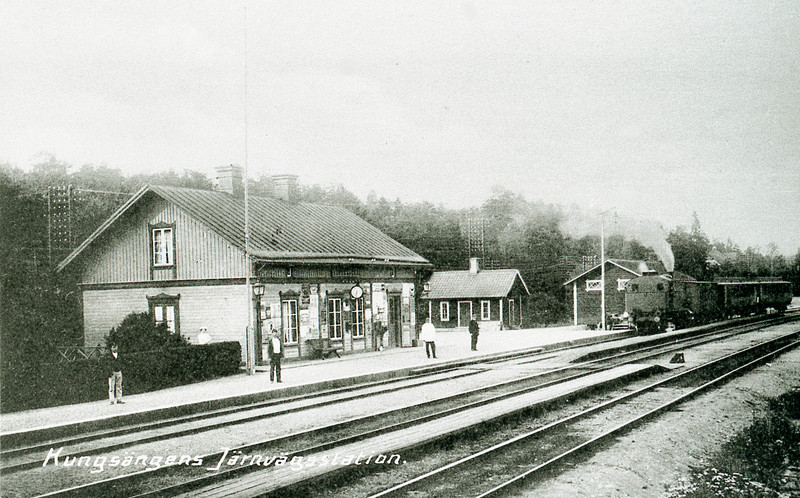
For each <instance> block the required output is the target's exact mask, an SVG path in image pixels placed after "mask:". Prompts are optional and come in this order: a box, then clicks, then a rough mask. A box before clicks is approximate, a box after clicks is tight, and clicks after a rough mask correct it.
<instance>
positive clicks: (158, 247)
mask: <svg viewBox="0 0 800 498" xmlns="http://www.w3.org/2000/svg"><path fill="white" fill-rule="evenodd" d="M151 236H152V237H151V238H152V246H153V266H172V265H173V264H174V262H173V259H174V247H175V244H174V239H173V231H172V227H160V228H153V229H151Z"/></svg>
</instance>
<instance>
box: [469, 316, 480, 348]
mask: <svg viewBox="0 0 800 498" xmlns="http://www.w3.org/2000/svg"><path fill="white" fill-rule="evenodd" d="M469 335H471V336H472V350H473V351H477V350H478V321H477V320H476V319H475V315H472V319H471V320H470V321H469Z"/></svg>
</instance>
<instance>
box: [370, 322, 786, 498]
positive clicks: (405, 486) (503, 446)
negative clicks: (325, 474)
mask: <svg viewBox="0 0 800 498" xmlns="http://www.w3.org/2000/svg"><path fill="white" fill-rule="evenodd" d="M798 335H800V332H793V333H791V334H786V335H783V336H780V337H777V338H775V339H772V340H770V341H766V342H763V343H760V344H756V345H753V346H751V347H749V348H745V349H743V350H740V351H736V352H734V353H731V354H728V355H725V356H723V357H720V358H717V359H715V360H712V361H710V362H707V363H705V364H702V365H698V366H696V367H693V368H690V369H687V370H685V371H683V372H680V373H677V374H675V375H672V376H670V377H668V378H666V379H662V380H660V381H657V382H654V383H652V384H649V385H647V386H645V387H643V388H640V389H638V390H636V391H632V392H630V393H625V394H623V395H621V396H618V397H616V398H614V399H611V400H608V401H606V402H603V403H601V404H599V405H597V406H593V407H591V408H588V409H586V410H583V411H581V412H579V413H576V414H573V415H570V416H568V417H565V418H563V419H560V420H556V421H554V422H551V423H549V424H547V425H544V426H542V427H539V428H537V429H535V430H533V431H529V432H527V433H524V434H520V435H517V436H515V437H513V438H511V439H508V440H506V441H503V442H501V443H498V444H496V445H494V446H491V447H489V448H486V449H483V450H481V451H479V452H476V453H474V454H472V455H468V456H466V457H464V458H461V459H459V460H457V461H454V462H451V463H449V464H447V465H444V466H442V467H439V468H437V469H434V470H432V471H430V472H427V473H425V474H422V475H420V476H417V477H415V478H413V479H410V480H408V481H406V482H404V483H401V484H398V485H396V486H393V487H391V488H388V489H385V490H383V491H381V492H379V493H376V494H374V495H371V498H377V497H384V496H395V495H398V494H400V493H402V492H405V491H408V490H409V488H412V487H414V486H416V485H418V484H421V483H424V482H425V481H427V480H430V479H434V478H437V477H440V476H442V475H443V474H445V473H447V472H448V471H452V470H455V469H458V468H459V467H464V466H466V465H468V464H470V463H473V462H475V461H477V460H480V459H483V458H486V457H488V456H490V455H493V454H497V453H498V452H501V451H505V450H508V449H509V448H510V447H512V446H515V445H517V444H520V443H524V442H526V441H528V440H530V439H531V438H534V437H539V436H541V435H543V434H545V433H548V432H551V431H553V430H555V429H559V428H561V427H563V426H565V425H567V424H570V423H574V422H577V421H579V420H581V419H584V418H586V417H588V416H590V415H593V414H595V413H598V412H601V411H603V410H606V409H608V408H611V407H613V406H615V405H617V404H620V403H623V402H625V401H628V400H631V399H633V398H636V397H638V396H641V395H643V394H645V393H648V392H650V391H653V390H654V389H657V388H660V387H664V386H666V385H668V384H671V383H674V382H677V381H679V380H682V379H685V378H688V377H690V376H692V375H696V374H698V373H701V372H703V371H706V370H708V369H712V368H716V367H717V366H719V365H720V364H723V363H725V362H728V361H732V360H735V359H736V358H738V357H741V356H745V355H750V354H752V353H753V352H755V351H757V350H759V349H763V348H765V347H770V345H771V344H776V343H780V342H783V341H786V340H790V339H793V338H796V337H797V336H798ZM798 345H800V341H796V342H794V343H792V344H789V345H787V346H783V347H781V348H779V349H777V350H774V351H770V352H769V353H767V354H766V355H763V356H761V357H759V358H757V359H756V360H752V361H749V362H748V363H747V364H745V365H743V366H739V367H737V368H736V369H734V370H731V371H729V372H727V373H725V374H724V375H722V376H720V377H718V378H716V379H714V380H712V381H710V382H707V383H705V384H703V385H702V386H701V387H699V388H696V389H694V390H692V391H691V392H690V393H686V394H684V395H682V396H680V397H678V398H676V399H675V400H673V401H671V402H669V403H665V404H663V405H661V406H659V407H658V408H656V409H653V410H651V411H649V412H647V413H646V414H645V415H642V416H640V417H637V418H636V419H634V420H631V421H628V422H626V423H624V424H620V425H619V426H617V427H615V428H614V429H611V430H610V431H608V432H607V433H604V434H602V435H601V436H597V437H595V438H593V439H592V440H590V441H587V442H584V443H581V444H580V445H577V446H576V447H573V448H572V449H570V450H568V451H566V452H564V453H562V454H560V455H558V456H556V457H554V458H551V459H550V460H548V461H547V462H544V463H542V464H540V465H538V466H536V467H534V468H532V469H530V470H528V471H526V472H524V473H522V474H520V475H517V476H515V477H514V478H512V479H510V480H508V481H506V482H505V483H502V484H500V485H498V486H496V487H495V488H492V489H491V490H490V491H487V492H485V493H483V494H481V495H479V496H482V497H483V496H493V495H494V494H497V493H499V492H500V491H501V490H504V489H507V488H509V487H511V486H513V485H514V484H515V483H518V482H520V481H522V480H524V479H526V478H527V477H530V476H531V475H533V474H535V473H536V472H541V471H542V470H544V469H546V468H549V467H551V466H553V465H555V464H556V463H558V462H561V461H563V460H564V459H566V458H568V457H569V456H571V455H574V454H576V453H578V452H579V451H582V450H585V449H587V448H588V447H590V446H592V445H595V444H598V443H599V442H601V441H603V440H605V439H607V438H609V437H611V436H612V435H616V434H618V433H620V432H622V431H623V430H625V429H626V428H631V427H633V426H634V425H635V424H637V423H641V422H642V421H644V420H647V419H649V418H652V417H653V416H655V415H656V414H658V413H661V412H662V411H665V410H667V409H668V408H669V407H671V406H674V405H675V404H678V403H681V402H683V401H685V400H687V399H689V397H691V396H696V395H697V394H699V393H701V392H702V391H704V390H706V389H709V388H710V387H712V386H714V385H716V384H717V383H719V382H722V381H723V380H725V379H728V378H730V377H731V376H733V375H736V374H738V373H740V372H742V371H744V370H745V369H747V368H751V367H752V366H753V365H755V364H758V363H759V362H763V361H765V360H766V359H769V358H771V357H773V356H776V355H778V354H781V353H782V352H784V351H787V350H789V349H792V348H794V347H797V346H798Z"/></svg>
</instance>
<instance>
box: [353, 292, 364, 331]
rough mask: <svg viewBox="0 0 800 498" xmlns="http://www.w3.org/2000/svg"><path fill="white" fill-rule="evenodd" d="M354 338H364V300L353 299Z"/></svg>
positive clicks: (361, 298)
mask: <svg viewBox="0 0 800 498" xmlns="http://www.w3.org/2000/svg"><path fill="white" fill-rule="evenodd" d="M352 313H353V338H359V337H364V298H363V297H360V298H358V299H353V311H352Z"/></svg>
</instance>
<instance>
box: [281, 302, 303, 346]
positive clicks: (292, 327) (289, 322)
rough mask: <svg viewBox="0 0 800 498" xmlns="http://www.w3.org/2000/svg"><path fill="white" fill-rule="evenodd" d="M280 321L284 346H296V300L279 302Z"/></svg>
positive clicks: (297, 330) (298, 334)
mask: <svg viewBox="0 0 800 498" xmlns="http://www.w3.org/2000/svg"><path fill="white" fill-rule="evenodd" d="M281 320H282V321H283V342H284V344H296V343H297V340H298V338H299V336H300V327H299V325H298V322H297V300H296V299H285V300H283V301H282V302H281Z"/></svg>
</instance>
